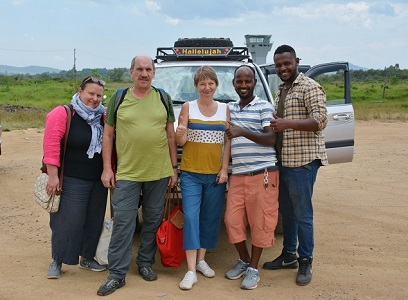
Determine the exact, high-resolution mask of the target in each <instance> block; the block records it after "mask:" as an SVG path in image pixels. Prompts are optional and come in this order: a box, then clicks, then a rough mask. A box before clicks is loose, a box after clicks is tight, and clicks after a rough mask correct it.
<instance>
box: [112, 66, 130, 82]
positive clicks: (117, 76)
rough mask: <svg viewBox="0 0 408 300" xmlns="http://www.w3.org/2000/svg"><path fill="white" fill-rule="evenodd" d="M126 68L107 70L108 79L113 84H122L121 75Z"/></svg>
mask: <svg viewBox="0 0 408 300" xmlns="http://www.w3.org/2000/svg"><path fill="white" fill-rule="evenodd" d="M126 70H127V69H126V68H114V69H112V70H109V72H108V77H109V79H111V80H112V81H114V82H122V79H123V75H124V74H125V72H126Z"/></svg>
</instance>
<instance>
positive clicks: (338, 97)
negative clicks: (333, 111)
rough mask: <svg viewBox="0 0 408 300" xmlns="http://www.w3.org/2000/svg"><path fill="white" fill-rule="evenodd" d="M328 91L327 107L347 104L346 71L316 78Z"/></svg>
mask: <svg viewBox="0 0 408 300" xmlns="http://www.w3.org/2000/svg"><path fill="white" fill-rule="evenodd" d="M314 80H316V81H317V82H318V83H320V85H321V86H322V87H323V88H324V90H325V91H326V101H327V105H337V104H345V103H346V99H345V95H344V70H339V71H337V72H330V73H325V74H321V75H318V76H316V77H315V78H314Z"/></svg>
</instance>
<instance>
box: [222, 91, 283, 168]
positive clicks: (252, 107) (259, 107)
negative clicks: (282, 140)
mask: <svg viewBox="0 0 408 300" xmlns="http://www.w3.org/2000/svg"><path fill="white" fill-rule="evenodd" d="M228 106H229V109H230V113H231V121H232V122H233V123H234V124H236V125H237V126H239V127H241V128H243V129H246V130H250V131H255V132H263V128H264V127H266V126H270V122H271V120H272V119H273V117H272V112H273V108H272V104H271V103H269V102H268V101H265V100H261V99H260V98H259V97H255V98H254V99H253V100H252V101H251V102H250V103H249V104H248V105H246V106H245V107H244V108H243V109H241V108H240V107H239V100H238V101H236V102H230V103H228ZM231 156H232V174H245V173H249V172H255V171H259V170H263V169H265V168H270V167H273V166H275V165H276V162H277V159H276V151H275V148H274V147H273V146H265V145H261V144H257V143H255V142H253V141H251V140H249V139H247V138H245V137H243V136H240V137H236V138H233V139H232V140H231Z"/></svg>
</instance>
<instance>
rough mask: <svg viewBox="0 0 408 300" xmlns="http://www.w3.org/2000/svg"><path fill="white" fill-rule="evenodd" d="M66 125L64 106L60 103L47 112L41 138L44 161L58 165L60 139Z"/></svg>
mask: <svg viewBox="0 0 408 300" xmlns="http://www.w3.org/2000/svg"><path fill="white" fill-rule="evenodd" d="M66 126H67V113H66V110H65V107H64V106H62V105H60V106H57V107H56V108H54V109H53V110H52V111H50V112H49V113H48V114H47V117H46V118H45V130H44V140H43V151H44V163H45V164H49V165H54V166H57V167H60V165H61V163H60V151H61V139H62V138H63V137H64V134H65V130H66Z"/></svg>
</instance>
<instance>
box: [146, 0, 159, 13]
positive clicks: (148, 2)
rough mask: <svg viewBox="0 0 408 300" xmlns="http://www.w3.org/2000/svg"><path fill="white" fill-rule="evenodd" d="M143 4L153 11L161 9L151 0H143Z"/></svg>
mask: <svg viewBox="0 0 408 300" xmlns="http://www.w3.org/2000/svg"><path fill="white" fill-rule="evenodd" d="M145 6H146V8H147V9H148V10H150V11H153V12H159V11H160V10H161V7H160V5H159V4H158V3H157V2H155V1H152V0H146V1H145Z"/></svg>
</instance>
